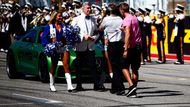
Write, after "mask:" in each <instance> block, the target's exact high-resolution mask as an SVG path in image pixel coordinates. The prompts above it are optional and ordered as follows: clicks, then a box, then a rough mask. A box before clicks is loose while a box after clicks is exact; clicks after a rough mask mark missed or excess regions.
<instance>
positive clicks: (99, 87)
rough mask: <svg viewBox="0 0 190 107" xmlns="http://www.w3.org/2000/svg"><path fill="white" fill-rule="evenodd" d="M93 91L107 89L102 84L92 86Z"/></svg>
mask: <svg viewBox="0 0 190 107" xmlns="http://www.w3.org/2000/svg"><path fill="white" fill-rule="evenodd" d="M94 91H100V92H103V91H107V90H106V88H105V87H104V86H103V85H102V86H95V87H94Z"/></svg>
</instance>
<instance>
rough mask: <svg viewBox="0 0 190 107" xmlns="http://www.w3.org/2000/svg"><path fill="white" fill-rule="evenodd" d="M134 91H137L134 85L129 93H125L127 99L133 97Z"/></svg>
mask: <svg viewBox="0 0 190 107" xmlns="http://www.w3.org/2000/svg"><path fill="white" fill-rule="evenodd" d="M136 90H137V88H136V87H135V86H134V85H132V86H130V87H129V91H128V92H127V97H129V96H131V95H133V94H134V92H135V93H136Z"/></svg>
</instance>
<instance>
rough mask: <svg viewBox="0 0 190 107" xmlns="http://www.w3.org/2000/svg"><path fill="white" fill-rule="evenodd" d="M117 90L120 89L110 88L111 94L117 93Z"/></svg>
mask: <svg viewBox="0 0 190 107" xmlns="http://www.w3.org/2000/svg"><path fill="white" fill-rule="evenodd" d="M117 92H118V91H116V90H113V89H111V90H110V93H111V94H116V93H117Z"/></svg>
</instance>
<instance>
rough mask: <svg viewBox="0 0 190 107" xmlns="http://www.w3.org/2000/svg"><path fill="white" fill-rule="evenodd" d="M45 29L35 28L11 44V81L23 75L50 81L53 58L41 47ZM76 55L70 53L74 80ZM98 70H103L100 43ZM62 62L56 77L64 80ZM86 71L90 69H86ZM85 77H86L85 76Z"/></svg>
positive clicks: (72, 52)
mask: <svg viewBox="0 0 190 107" xmlns="http://www.w3.org/2000/svg"><path fill="white" fill-rule="evenodd" d="M43 29H44V27H43V26H40V27H35V28H33V29H31V30H30V31H29V32H28V33H26V34H25V35H24V36H23V37H21V38H20V39H19V40H17V41H15V42H14V43H13V44H11V46H10V48H9V50H8V53H7V68H6V70H7V75H8V77H9V78H10V79H14V78H19V77H21V76H23V75H35V76H39V78H40V80H41V81H42V82H48V81H49V71H50V66H51V58H50V57H47V56H46V55H45V54H44V47H43V46H42V45H41V35H42V32H43ZM75 58H76V54H75V52H74V51H73V50H71V51H70V68H71V74H72V78H75V62H76V61H75ZM96 59H97V61H96V63H97V68H98V69H99V70H102V69H103V68H104V67H103V66H104V65H103V62H102V61H103V60H104V58H103V54H102V46H101V44H100V43H98V44H97V45H96ZM63 66H64V65H63V64H62V62H61V61H59V62H58V66H57V69H56V73H55V77H57V78H64V69H63ZM84 69H88V68H85V67H84ZM84 76H85V75H84Z"/></svg>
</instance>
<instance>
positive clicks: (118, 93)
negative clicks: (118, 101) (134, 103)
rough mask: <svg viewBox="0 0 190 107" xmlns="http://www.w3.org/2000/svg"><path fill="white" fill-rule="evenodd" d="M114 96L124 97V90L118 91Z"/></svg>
mask: <svg viewBox="0 0 190 107" xmlns="http://www.w3.org/2000/svg"><path fill="white" fill-rule="evenodd" d="M116 95H119V96H124V95H125V90H122V91H118V92H117V93H116Z"/></svg>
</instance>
